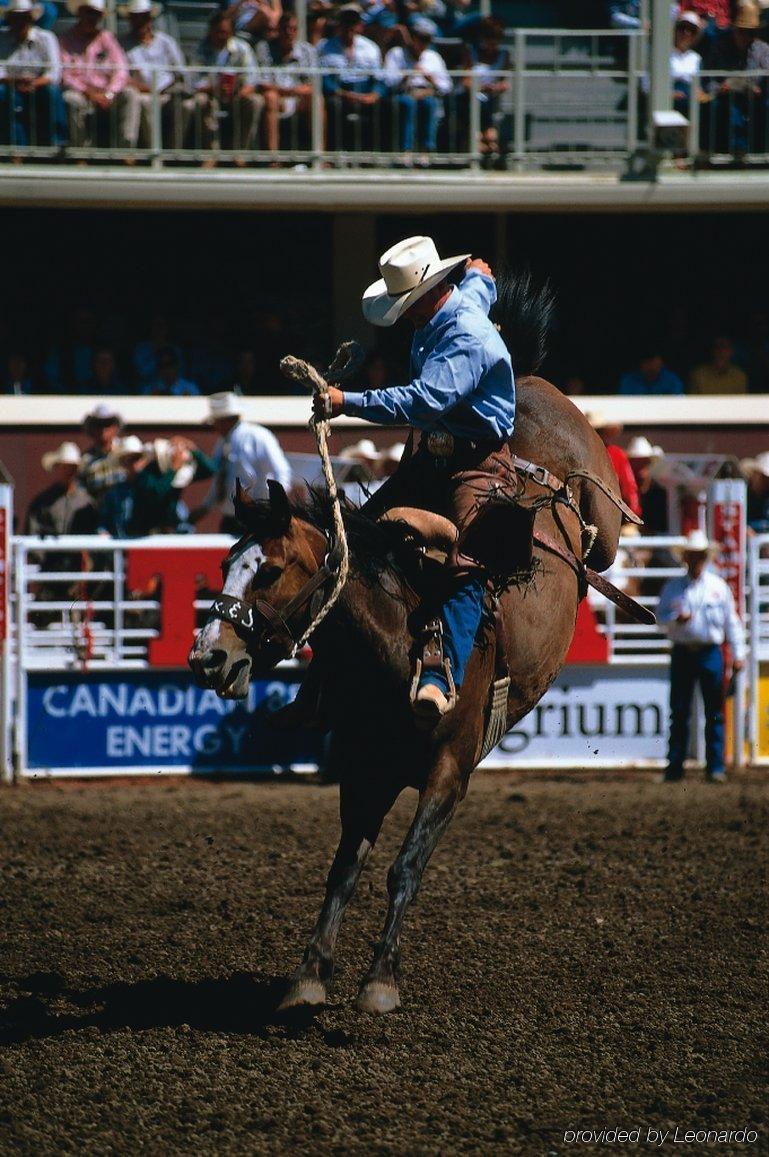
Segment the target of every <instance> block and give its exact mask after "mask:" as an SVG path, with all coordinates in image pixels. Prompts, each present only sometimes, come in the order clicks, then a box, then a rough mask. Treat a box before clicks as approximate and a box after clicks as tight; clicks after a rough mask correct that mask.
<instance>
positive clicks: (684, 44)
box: [670, 12, 702, 116]
mask: <svg viewBox="0 0 769 1157" xmlns="http://www.w3.org/2000/svg"><path fill="white" fill-rule="evenodd" d="M701 31H702V25H701V22H700V18H699V16H697V15H696V14H695V13H694V12H682V13H681V15H680V16H679V18H678V20H677V21H676V28H675V40H674V43H673V51H672V52H671V54H670V77H671V80H672V81H673V105H674V107H675V109H676V110H677V111H678V112H680V113H682V114H683V115H684V116H687V115H688V111H689V96H690V93H691V87H692V83H693V81H694V79H695V77H696V76H697V74H698V73H699V71H700V68H701V67H702V57H701V56H700V54H699V52H695V51H694V45H695V44H696V43H697V41H698V40H699V37H700V33H701Z"/></svg>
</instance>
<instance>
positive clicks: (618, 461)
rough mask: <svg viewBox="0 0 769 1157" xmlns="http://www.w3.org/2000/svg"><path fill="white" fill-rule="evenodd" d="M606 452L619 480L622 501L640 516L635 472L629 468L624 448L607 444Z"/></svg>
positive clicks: (639, 501)
mask: <svg viewBox="0 0 769 1157" xmlns="http://www.w3.org/2000/svg"><path fill="white" fill-rule="evenodd" d="M606 453H607V454H608V455H609V458H610V459H611V464H612V466H613V467H614V473H615V474H616V475H617V481H618V482H619V493H620V497H621V498H622V501H623V502H624V503H625V504H626V505H627V506H629V507H630V509H631V510H632V511H633V514H637V515H638V516H639V518H640V516H641V500H640V498H639V497H638V486H637V485H636V480H635V474H634V473H633V471H632V470H631V469H630V462H629V461H628V456H627V454H626V453H625V451H624V450H622V449H620V447H619V446H607V447H606Z"/></svg>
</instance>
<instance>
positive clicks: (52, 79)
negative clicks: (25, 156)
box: [0, 0, 67, 147]
mask: <svg viewBox="0 0 769 1157" xmlns="http://www.w3.org/2000/svg"><path fill="white" fill-rule="evenodd" d="M42 12H43V8H42V5H40V4H35V3H33V2H32V0H8V2H7V3H6V4H5V6H4V7H2V8H0V15H2V18H3V25H2V28H0V125H2V126H3V128H2V131H3V132H4V131H5V129H6V126H7V127H8V129H9V130H10V143H11V144H12V145H20V146H22V147H23V146H26V145H29V144H30V142H31V141H34V143H35V144H45V143H46V137H47V136H49V137H50V140H51V143H52V144H54V145H63V144H64V142H65V140H66V120H67V118H66V113H65V109H64V102H63V98H62V92H61V55H60V53H59V42H58V40H57V39H56V37H55V36H54V34H53V33H52V32H47V31H46V30H45V29H44V28H37V27H35V25H36V22H37V21H38V20H39V19H40V17H41V15H42Z"/></svg>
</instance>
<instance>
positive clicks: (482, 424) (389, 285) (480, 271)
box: [315, 237, 515, 728]
mask: <svg viewBox="0 0 769 1157" xmlns="http://www.w3.org/2000/svg"><path fill="white" fill-rule="evenodd" d="M469 258H470V254H468V253H460V254H457V255H455V256H452V257H443V258H442V257H441V256H440V255H439V254H438V250H437V249H436V246H435V242H434V241H433V239H432V238H431V237H408V238H407V239H406V240H404V241H400V242H398V244H397V245H393V246H392V248H390V249H388V250H387V252H386V253H384V254H382V256H381V258H380V259H379V270H380V273H381V278H380V279H379V280H378V281H375V282H374V283H373V284H372V285H370V286H369V287H368V289H367V290H366V292H365V293H364V294H363V313H364V316H365V317H366V318H367V319H368V321H370V322H371V323H372V325H375V326H384V327H388V326H392V325H395V323H396V322H397V321H399V320H400V319H402V318H405V319H406V320H408V321H409V322H410V323H411V324H412V325H413V327H414V331H415V333H414V339H413V342H412V347H411V373H412V380H411V382H410V383H409V384H408V385H405V386H394V387H389V388H385V389H374V390H366V391H364V392H363V393H349V392H347V391H345V392H344V393H343V392H342V391H341V390H338V389H335V388H331V389H330V392H329V394H328V395H327V398H328V403H327V404H326V402H325V399H322V398H321V399H318V398H316V400H315V411H316V414H321V413H326V415H327V416H328V414H329V413H330V415H331V416H334V415H336V414H350V415H352V416H354V417H358V418H365V419H367V420H368V421H370V422H377V423H379V424H381V425H393V426H406V425H409V426H412V427H415V428H416V429H418V430H420V431H421V434H422V437H421V441H420V443H419V448H418V449H417V451H416V453H414V454H413V455H411V456H409V457H407V458H404V460H403V461H402V463H401V465H400V467H399V469H398V470H397V471H396V472H395V474H394V475H393V476H392V477H391V478H389V479H388V480H387V482H386V483H385V484H384V485H383V486H382V487H381V488H380V489H379V490H378V491H377V493H376V494H375V495H374V497H373V499H372V500H371V502H370V503H369V504H368V506H367V511H368V512H369V513H372V514H374V513H379V512H381V511H383V510H385V509H387V508H388V507H394V506H399V505H408V504H411V505H418V506H425V505H428V506H429V507H430V508H434V509H437V510H438V511H440V509H441V507H443V509H444V511H449V513H450V516H451V517H452V519H453V521H454V523H455V525H456V526H458V527H459V529H460V540H459V543H458V545H457V547H456V548H455V550H454V551H452V554H451V555H450V557H449V560H448V563H447V567H448V572H447V578H450V580H451V581H450V583H447V587H449V586H450V588H451V592H452V593H450V594H449V595H447V597H446V598H445V599H444V600H443V603H442V606H441V610H440V619H438V618H437V617H436V618H435V620H434V621H433V622H431V623H430V624H429V625H428V627H427V628H426V631H425V642H426V646H427V647H428V648H429V650H430V653H431V654H432V655H433V657H435V656H436V655H438V656H439V657H440V658H439V661H434V662H431V663H430V664H427V663H424V664H423V669H422V678H421V681H420V684H419V686H418V688H417V689H416V694H415V698H414V702H413V708H414V712H415V715H416V717H417V721H418V723H419V724H420V725H421V726H423V727H425V728H428V727H431V726H434V725H435V724H436V723H437V722H438V721H439V720H440V718H441V717H442V716H444V715H445V714H446V713H447V712H448V711H450V710H451V709H452V708H453V707H454V705H455V702H456V692H457V691H458V690H459V688H461V685H462V680H463V677H464V671H465V666H466V664H467V661H468V659H469V658H470V654H471V651H472V648H473V641H474V639H475V635H476V633H477V630H478V626H479V623H480V618H481V613H482V608H483V599H484V591H485V586H486V580H487V573H488V572H487V569H486V565H485V564H486V563H488V561H489V560H488V558H487V551H488V549H489V544H488V543H484V544H483V549H482V550H481V543H480V541H479V540H480V538H481V535H480V534H479V535H475V536H474V537H475V538H476V547H475V549H474V553H475V554H481V553H482V554H483V555H484V557H483V558H478V557H470V552H471V549H472V548H471V547H470V546H469V544H467V539H466V533H467V531H468V530H469V528H470V526H471V524H472V523H473V522H474V521H475V520H476V519H480V521H479V523H478V525H479V527H480V526H481V525H482V516H483V511H484V507H485V505H486V503H487V502H488V501H489V500H490V498H491V496H492V495H493V494H495V493H496V494H499V495H500V496H501V495H503V494H505V493H510V487H511V485H514V480H515V470H514V467H513V464H512V459H511V455H510V449H509V446H508V439H509V437H510V435H511V433H512V431H513V426H514V423H515V379H514V376H513V367H512V363H511V359H510V353H509V351H508V349H507V346H506V345H505V343H504V341H503V340H502V337H501V335H500V333H499V332H498V330H497V328H496V327H495V326H494V325H493V323H492V322H491V321H490V319H489V316H488V314H489V310H490V309H491V307H492V305H493V304H494V302H495V301H496V297H497V292H496V283H495V280H494V277H493V275H492V272H491V269H490V268H489V266H488V265H487V264H486V262H485V261H483V260H481V259H476V260H473V261H471V260H469ZM461 271H464V276H463V277H462V280H461V282H460V284H459V285H458V286H456V285H453V284H452V283H451V281H450V280H449V277H450V275H451V274H452V273H457V272H461ZM466 544H467V549H468V554H467V555H465V554H463V551H462V548H463V546H464V545H466ZM425 655H427V650H426V651H425Z"/></svg>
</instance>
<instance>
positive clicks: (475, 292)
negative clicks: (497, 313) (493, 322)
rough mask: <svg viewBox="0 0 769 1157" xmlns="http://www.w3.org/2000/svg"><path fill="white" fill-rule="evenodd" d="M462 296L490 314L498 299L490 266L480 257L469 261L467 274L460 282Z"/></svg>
mask: <svg viewBox="0 0 769 1157" xmlns="http://www.w3.org/2000/svg"><path fill="white" fill-rule="evenodd" d="M459 288H460V289H461V290H462V296H463V297H465V298H469V300H470V301H472V302H473V304H474V305H477V306H478V308H479V309H482V310H483V312H484V313H485V314H488V312H489V310H490V309H491V307H492V305H493V304H494V302H495V301H496V300H497V286H496V282H495V281H494V275H493V273H492V272H491V269H490V267H489V266H488V265H487V264H486V262H485V261H483V260H482V259H481V258H480V257H477V258H476V259H475V260H474V261H468V263H467V270H466V272H465V276H464V277H463V278H462V280H461V282H460V283H459Z"/></svg>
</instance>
